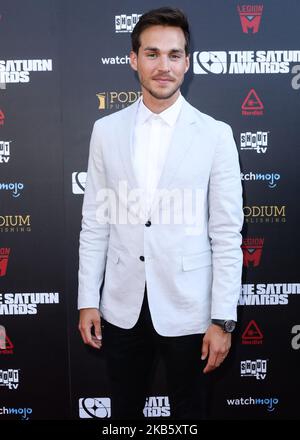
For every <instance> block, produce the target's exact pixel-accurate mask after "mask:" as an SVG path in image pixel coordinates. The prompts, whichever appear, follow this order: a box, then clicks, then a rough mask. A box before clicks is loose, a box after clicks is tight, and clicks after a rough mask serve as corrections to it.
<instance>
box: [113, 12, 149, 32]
mask: <svg viewBox="0 0 300 440" xmlns="http://www.w3.org/2000/svg"><path fill="white" fill-rule="evenodd" d="M141 15H142V14H131V15H126V14H121V15H115V32H132V31H133V28H134V26H135V25H136V24H137V22H138V21H139V18H140V16H141Z"/></svg>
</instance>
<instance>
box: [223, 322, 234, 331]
mask: <svg viewBox="0 0 300 440" xmlns="http://www.w3.org/2000/svg"><path fill="white" fill-rule="evenodd" d="M234 329H235V321H225V322H224V330H225V332H227V333H231V332H233V330H234Z"/></svg>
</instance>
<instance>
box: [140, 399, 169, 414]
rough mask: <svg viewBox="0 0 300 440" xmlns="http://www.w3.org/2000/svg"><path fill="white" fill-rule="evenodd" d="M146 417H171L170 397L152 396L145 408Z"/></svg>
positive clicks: (147, 400)
mask: <svg viewBox="0 0 300 440" xmlns="http://www.w3.org/2000/svg"><path fill="white" fill-rule="evenodd" d="M143 412H144V416H145V417H169V416H170V402H169V397H168V396H150V397H147V399H146V404H145V407H144V410H143Z"/></svg>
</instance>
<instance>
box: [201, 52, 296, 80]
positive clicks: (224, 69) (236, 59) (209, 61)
mask: <svg viewBox="0 0 300 440" xmlns="http://www.w3.org/2000/svg"><path fill="white" fill-rule="evenodd" d="M299 61H300V50H256V51H254V50H229V51H227V52H221V51H203V52H199V51H196V52H194V54H193V69H194V73H195V74H207V73H214V74H220V73H221V74H224V73H227V74H229V75H235V74H262V73H268V74H275V73H289V72H290V64H291V63H299Z"/></svg>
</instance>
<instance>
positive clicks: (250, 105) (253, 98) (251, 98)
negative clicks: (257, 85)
mask: <svg viewBox="0 0 300 440" xmlns="http://www.w3.org/2000/svg"><path fill="white" fill-rule="evenodd" d="M263 109H264V106H263V103H262V102H261V100H260V98H259V96H258V94H257V93H256V91H255V90H254V89H251V90H250V92H249V93H248V95H247V96H246V98H245V101H244V102H243V104H242V115H243V116H250V115H252V116H261V115H262V114H263Z"/></svg>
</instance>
